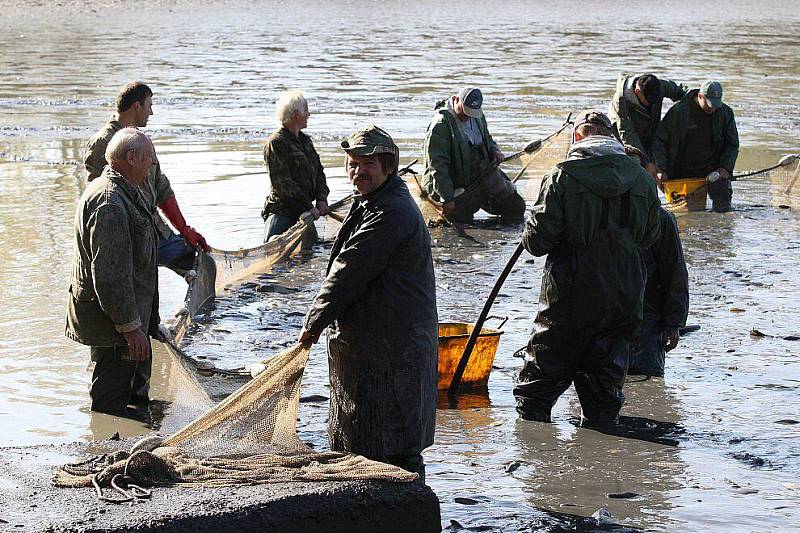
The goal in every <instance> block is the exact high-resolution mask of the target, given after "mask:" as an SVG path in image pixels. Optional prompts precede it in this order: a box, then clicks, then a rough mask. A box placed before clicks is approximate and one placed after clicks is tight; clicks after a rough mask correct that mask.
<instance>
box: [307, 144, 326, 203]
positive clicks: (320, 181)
mask: <svg viewBox="0 0 800 533" xmlns="http://www.w3.org/2000/svg"><path fill="white" fill-rule="evenodd" d="M311 149H312V150H313V153H314V160H313V165H314V173H315V177H314V185H315V187H314V189H315V190H316V192H317V197H316V200H321V201H323V202H327V201H328V193H330V189H328V181H327V180H326V179H325V168H324V167H323V166H322V161H320V159H319V154H318V153H317V150H316V149H314V148H313V147H312V148H311Z"/></svg>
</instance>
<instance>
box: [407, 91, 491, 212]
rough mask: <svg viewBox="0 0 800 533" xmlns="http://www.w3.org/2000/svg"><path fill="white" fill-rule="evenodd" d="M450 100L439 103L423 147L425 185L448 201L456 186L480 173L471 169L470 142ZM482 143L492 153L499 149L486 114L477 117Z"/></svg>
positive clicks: (423, 183)
mask: <svg viewBox="0 0 800 533" xmlns="http://www.w3.org/2000/svg"><path fill="white" fill-rule="evenodd" d="M448 101H449V100H441V101H439V102H437V103H436V108H435V109H436V114H435V115H434V116H433V120H431V123H430V124H429V125H428V131H427V133H426V135H425V143H424V145H423V147H422V153H423V161H422V163H423V165H424V170H423V173H422V187H423V189H425V191H426V192H427V193H428V194H429V195H431V197H432V198H433V199H434V200H437V201H442V202H449V201H450V200H452V199H453V194H454V191H455V189H457V188H466V187H467V186H468V185H469V184H470V183H472V181H473V180H475V179H476V178H477V176H471V175H470V172H469V158H470V155H469V143H467V140H466V139H465V138H464V134H462V133H461V129H460V128H459V127H458V122H457V121H458V117H457V116H456V115H455V114H454V113H453V111H452V109H451V106H450V105H448ZM477 122H478V128H479V129H480V132H481V137H482V138H483V144H484V146H486V149H487V151H488V153H489V155H491V154H492V152H496V151H497V150H498V148H497V143H496V142H494V139H492V136H491V135H490V134H489V127H488V126H487V125H486V117H481V118H479V119H477Z"/></svg>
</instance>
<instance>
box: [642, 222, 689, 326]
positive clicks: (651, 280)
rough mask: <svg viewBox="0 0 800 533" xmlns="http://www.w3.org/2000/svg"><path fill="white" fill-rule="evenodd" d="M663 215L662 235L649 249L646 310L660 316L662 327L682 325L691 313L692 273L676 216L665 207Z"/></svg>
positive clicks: (647, 252)
mask: <svg viewBox="0 0 800 533" xmlns="http://www.w3.org/2000/svg"><path fill="white" fill-rule="evenodd" d="M659 215H660V221H661V236H660V237H659V238H658V240H657V241H656V242H655V243H654V244H653V245H652V246H650V247H648V248H647V250H645V263H646V265H647V287H646V288H645V291H644V312H645V314H650V315H655V316H658V317H659V321H660V323H661V327H662V328H663V327H668V326H669V327H675V328H680V327H683V326H685V325H686V318H687V316H688V314H689V273H688V272H687V271H686V261H685V260H684V258H683V247H682V246H681V239H680V236H679V235H678V224H677V223H676V222H675V216H674V215H673V214H672V213H670V212H669V211H667V210H666V209H664V208H660V209H659Z"/></svg>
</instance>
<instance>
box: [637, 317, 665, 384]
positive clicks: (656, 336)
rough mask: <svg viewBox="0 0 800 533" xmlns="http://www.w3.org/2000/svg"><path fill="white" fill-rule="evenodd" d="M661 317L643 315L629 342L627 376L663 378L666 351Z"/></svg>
mask: <svg viewBox="0 0 800 533" xmlns="http://www.w3.org/2000/svg"><path fill="white" fill-rule="evenodd" d="M663 332H664V327H663V326H662V325H661V317H660V316H659V315H657V314H650V313H645V315H644V320H643V321H642V324H641V326H639V330H638V332H637V333H636V337H634V339H633V341H632V342H631V357H630V362H629V363H628V374H630V375H634V376H663V375H664V362H665V360H666V351H665V350H664V339H663V338H662V333H663Z"/></svg>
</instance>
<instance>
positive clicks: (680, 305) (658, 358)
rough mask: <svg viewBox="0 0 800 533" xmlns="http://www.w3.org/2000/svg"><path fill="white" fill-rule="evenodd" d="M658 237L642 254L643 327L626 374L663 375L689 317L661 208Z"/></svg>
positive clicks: (678, 257) (630, 150) (683, 280)
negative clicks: (644, 277) (644, 272)
mask: <svg viewBox="0 0 800 533" xmlns="http://www.w3.org/2000/svg"><path fill="white" fill-rule="evenodd" d="M625 153H626V154H628V155H629V156H631V157H633V158H634V159H635V161H637V162H639V163H640V164H642V166H644V158H643V157H642V153H641V152H640V151H639V150H638V149H636V148H635V147H633V146H630V145H625ZM658 212H659V219H660V221H661V236H660V237H659V238H658V240H657V241H656V242H655V244H653V245H652V246H649V247H648V248H647V249H646V250H645V251H644V261H645V265H646V266H647V285H646V286H645V289H644V310H643V320H642V324H641V325H640V326H639V331H637V333H636V336H635V338H634V340H633V342H632V343H631V358H630V363H629V364H628V374H631V375H640V376H663V375H664V363H665V360H666V352H669V351H670V350H672V349H674V348H675V347H676V346H677V345H678V340H679V339H680V330H681V328H683V327H685V326H686V318H687V316H688V314H689V273H688V272H687V270H686V261H685V260H684V258H683V246H682V245H681V238H680V235H679V233H678V224H677V222H676V220H675V216H674V215H673V214H672V213H670V212H669V211H667V210H666V209H664V208H663V207H660V208H659V210H658Z"/></svg>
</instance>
